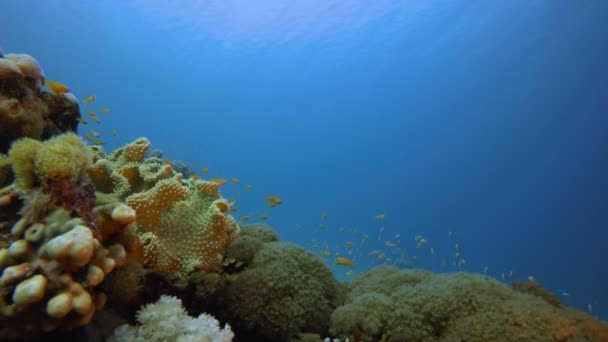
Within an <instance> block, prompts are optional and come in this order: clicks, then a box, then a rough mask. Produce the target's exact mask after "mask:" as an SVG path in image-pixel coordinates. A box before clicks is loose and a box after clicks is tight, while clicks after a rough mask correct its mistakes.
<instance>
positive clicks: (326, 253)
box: [319, 250, 331, 257]
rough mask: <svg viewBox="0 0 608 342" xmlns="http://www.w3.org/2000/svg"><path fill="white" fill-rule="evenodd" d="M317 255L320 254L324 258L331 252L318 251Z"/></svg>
mask: <svg viewBox="0 0 608 342" xmlns="http://www.w3.org/2000/svg"><path fill="white" fill-rule="evenodd" d="M319 254H321V255H322V256H325V257H330V256H331V252H330V251H329V250H324V251H320V252H319Z"/></svg>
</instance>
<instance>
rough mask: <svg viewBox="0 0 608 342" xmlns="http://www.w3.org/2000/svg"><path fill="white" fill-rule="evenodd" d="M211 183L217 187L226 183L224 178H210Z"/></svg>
mask: <svg viewBox="0 0 608 342" xmlns="http://www.w3.org/2000/svg"><path fill="white" fill-rule="evenodd" d="M211 181H212V182H213V183H215V184H217V186H222V185H224V184H226V182H227V181H226V180H225V179H224V178H212V179H211Z"/></svg>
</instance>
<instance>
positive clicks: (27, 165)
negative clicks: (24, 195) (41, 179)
mask: <svg viewBox="0 0 608 342" xmlns="http://www.w3.org/2000/svg"><path fill="white" fill-rule="evenodd" d="M41 146H42V143H41V142H40V141H38V140H34V139H31V138H23V139H19V140H17V141H15V142H14V143H13V145H12V146H11V149H10V150H9V152H8V157H9V159H10V161H11V166H12V167H13V172H14V173H15V188H16V189H17V190H21V191H24V190H29V189H31V188H32V187H33V186H34V182H35V181H36V174H35V171H34V158H35V155H36V152H37V151H38V149H40V147H41Z"/></svg>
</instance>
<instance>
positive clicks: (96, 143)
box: [93, 140, 106, 146]
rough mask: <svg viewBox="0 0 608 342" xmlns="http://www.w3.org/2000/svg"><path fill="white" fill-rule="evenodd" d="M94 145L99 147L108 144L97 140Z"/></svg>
mask: <svg viewBox="0 0 608 342" xmlns="http://www.w3.org/2000/svg"><path fill="white" fill-rule="evenodd" d="M93 144H95V145H98V146H103V145H105V144H106V142H105V141H103V140H96V141H95V142H94V143H93Z"/></svg>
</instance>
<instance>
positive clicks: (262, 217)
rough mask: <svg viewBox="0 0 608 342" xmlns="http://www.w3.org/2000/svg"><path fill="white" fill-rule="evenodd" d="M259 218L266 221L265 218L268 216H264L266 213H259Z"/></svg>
mask: <svg viewBox="0 0 608 342" xmlns="http://www.w3.org/2000/svg"><path fill="white" fill-rule="evenodd" d="M259 218H260V220H262V221H266V219H267V218H268V216H266V215H260V216H259Z"/></svg>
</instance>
